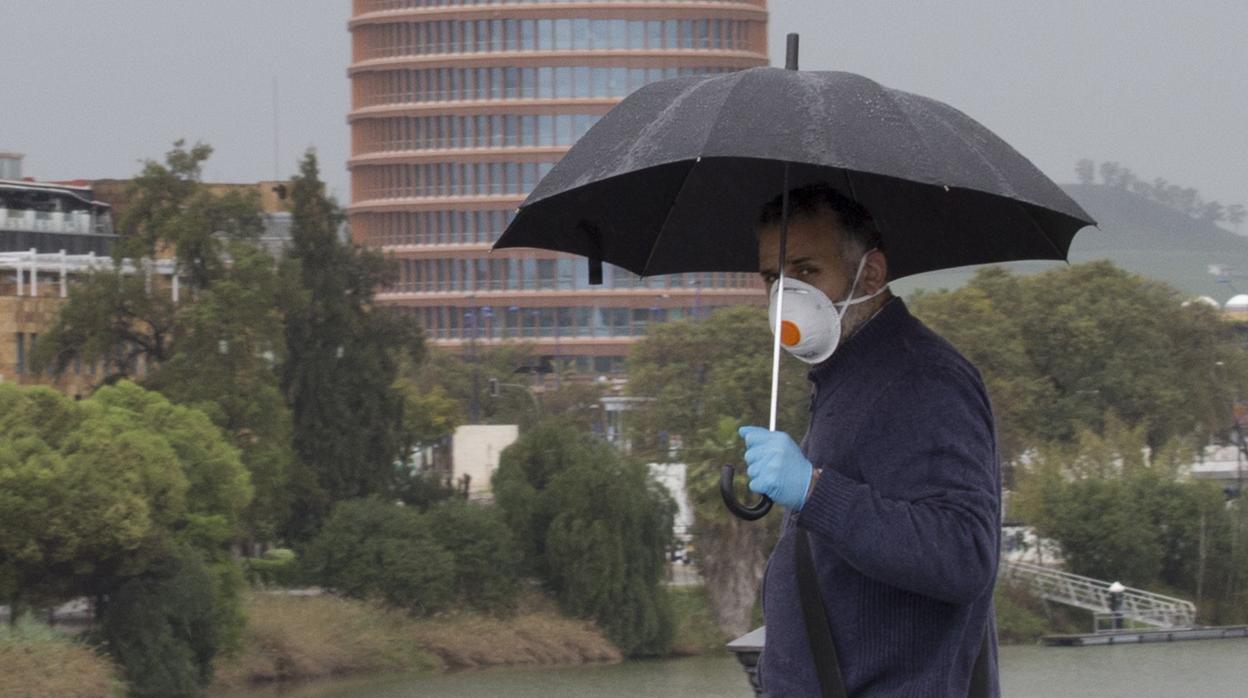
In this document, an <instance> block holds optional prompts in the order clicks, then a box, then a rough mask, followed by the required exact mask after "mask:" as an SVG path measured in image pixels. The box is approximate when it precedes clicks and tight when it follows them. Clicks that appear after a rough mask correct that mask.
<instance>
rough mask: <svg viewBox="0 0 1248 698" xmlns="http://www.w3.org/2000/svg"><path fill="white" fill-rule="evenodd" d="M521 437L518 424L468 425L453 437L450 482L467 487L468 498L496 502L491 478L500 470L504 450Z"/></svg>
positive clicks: (456, 431) (460, 428)
mask: <svg viewBox="0 0 1248 698" xmlns="http://www.w3.org/2000/svg"><path fill="white" fill-rule="evenodd" d="M518 438H520V427H518V426H517V425H515V424H465V425H463V426H461V427H459V428H457V429H456V430H455V435H454V436H453V437H451V464H450V465H451V473H450V474H451V479H452V482H453V483H454V484H455V486H457V487H463V486H464V483H466V484H467V489H468V498H469V499H493V498H494V490H493V488H492V486H491V484H490V479H491V478H493V477H494V473H495V472H497V471H498V459H499V456H501V455H502V453H503V449H505V448H507V447H508V446H510V445H512V444H513V443H515V442H516V439H518Z"/></svg>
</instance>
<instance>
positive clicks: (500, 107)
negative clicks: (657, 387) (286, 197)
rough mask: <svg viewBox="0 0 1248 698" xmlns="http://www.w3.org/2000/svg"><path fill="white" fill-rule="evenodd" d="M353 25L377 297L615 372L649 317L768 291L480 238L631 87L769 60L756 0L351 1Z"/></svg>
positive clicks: (433, 325)
mask: <svg viewBox="0 0 1248 698" xmlns="http://www.w3.org/2000/svg"><path fill="white" fill-rule="evenodd" d="M349 26H350V30H351V34H352V50H353V55H352V63H351V67H350V69H349V75H350V78H351V106H352V108H351V113H350V115H349V121H350V124H351V160H350V163H349V167H350V170H351V200H352V203H351V206H350V207H349V209H348V212H349V217H350V223H351V232H352V235H353V237H354V238H355V240H356V241H357V242H359V243H361V244H367V245H372V246H375V247H379V248H381V249H383V250H386V251H387V252H391V253H393V254H394V255H395V256H396V257H397V258H398V260H399V265H400V270H399V278H398V279H397V281H396V282H395V283H394V284H393V285H392V286H390V287H388V288H386V289H384V291H383V292H382V293H380V294H379V296H378V298H379V301H380V302H382V303H385V304H388V305H395V306H399V307H401V308H402V309H403V312H405V313H407V314H409V315H410V316H411V317H412V318H413V320H414V321H415V322H417V323H418V324H419V325H420V326H421V327H422V328H423V329H424V331H425V335H426V337H427V338H428V339H429V340H430V341H431V342H433V343H434V344H436V345H440V346H443V347H450V348H453V349H455V350H464V351H467V350H468V348H469V347H470V346H475V345H477V344H486V343H489V344H494V343H499V342H507V341H516V340H522V341H528V342H533V343H534V344H535V345H536V350H537V353H538V354H539V355H541V356H545V357H550V358H551V359H552V360H554V361H555V362H556V363H557V364H559V365H561V366H565V367H569V368H575V369H577V370H579V371H587V372H593V373H595V374H604V373H615V372H618V371H619V370H620V368H621V362H622V360H623V357H624V356H625V355H626V354H627V352H628V345H629V344H630V343H632V342H633V341H635V340H636V338H637V337H639V336H641V335H642V334H644V333H645V330H646V327H647V325H649V324H650V323H653V322H661V321H663V320H666V319H675V318H684V317H697V316H700V315H702V314H705V313H707V312H709V310H710V309H712V308H714V307H716V306H723V305H732V304H738V303H754V304H761V303H762V302H763V298H762V293H761V291H760V288H761V286H760V284H759V282H758V281H757V280H756V279H755V278H754V275H752V274H725V273H705V274H683V275H671V276H661V277H653V278H647V279H641V278H638V277H637V276H635V275H633V274H631V273H629V272H626V271H624V270H622V269H618V268H611V267H608V268H607V269H606V270H604V271H605V273H604V277H605V278H604V283H603V285H602V286H590V285H589V283H588V278H587V265H586V263H585V261H584V260H582V259H579V258H573V257H569V256H566V255H560V254H557V253H550V252H541V251H536V250H532V251H527V250H509V251H506V252H499V253H490V245H491V244H492V243H493V242H494V241H495V240H496V239H497V238H498V235H499V234H500V233H501V232H502V230H503V228H504V227H506V225H507V223H508V221H509V220H510V218H511V216H512V214H513V212H514V210H515V208H516V206H518V205H519V204H520V202H521V201H523V200H524V197H525V195H526V194H527V193H528V192H529V191H530V190H531V189H532V188H533V187H534V186H535V185H536V184H537V182H538V180H539V179H540V178H541V177H542V175H544V174H545V173H546V172H547V171H549V170H550V168H551V166H552V165H553V164H554V163H555V162H556V161H557V160H558V159H559V158H560V157H561V156H562V155H563V153H564V152H566V151H567V149H568V147H569V146H570V145H571V144H572V143H573V142H575V141H576V139H577V138H578V137H580V136H581V134H583V133H585V131H586V130H587V129H589V127H590V126H592V125H593V124H594V122H595V121H596V120H597V119H598V118H599V117H601V116H602V115H603V114H604V113H606V112H607V111H608V110H609V109H610V108H611V107H612V106H614V105H615V104H616V103H617V102H619V100H620V99H621V98H623V97H624V96H625V95H627V94H629V93H630V92H632V91H633V90H636V89H637V88H638V87H640V86H642V85H644V84H646V83H648V82H652V81H655V80H662V79H666V78H671V77H676V76H679V75H693V74H707V73H718V72H724V71H732V70H740V69H743V68H751V67H755V66H760V65H766V63H767V37H766V32H767V11H766V1H765V0H697V1H693V0H578V1H571V0H354V13H353V16H352V18H351V21H350V24H349Z"/></svg>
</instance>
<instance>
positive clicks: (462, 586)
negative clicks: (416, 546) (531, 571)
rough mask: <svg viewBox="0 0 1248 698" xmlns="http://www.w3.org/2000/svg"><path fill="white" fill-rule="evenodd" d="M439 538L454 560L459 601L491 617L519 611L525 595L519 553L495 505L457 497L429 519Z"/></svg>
mask: <svg viewBox="0 0 1248 698" xmlns="http://www.w3.org/2000/svg"><path fill="white" fill-rule="evenodd" d="M426 517H427V519H428V522H429V530H430V532H431V533H432V534H433V538H434V540H436V541H437V542H438V544H439V545H441V546H442V547H443V548H445V549H446V550H448V551H449V552H450V553H451V555H452V556H454V560H455V563H454V566H455V589H456V593H457V594H458V596H459V599H460V601H462V602H463V603H465V604H467V605H469V606H472V607H474V608H477V609H480V610H482V611H487V612H492V613H508V612H511V611H513V610H515V608H516V601H517V599H518V598H519V595H520V551H519V549H518V548H517V547H516V543H515V538H514V537H513V536H512V534H511V530H510V529H508V528H507V525H506V524H505V523H504V522H503V517H502V513H501V512H500V511H499V510H498V509H497V508H495V507H485V506H477V505H473V504H468V503H467V502H464V501H462V500H458V499H454V500H450V501H447V502H443V503H442V504H440V505H438V506H437V507H435V508H433V509H432V510H430V512H429V513H428V514H427V515H426Z"/></svg>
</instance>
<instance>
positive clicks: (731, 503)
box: [719, 465, 771, 521]
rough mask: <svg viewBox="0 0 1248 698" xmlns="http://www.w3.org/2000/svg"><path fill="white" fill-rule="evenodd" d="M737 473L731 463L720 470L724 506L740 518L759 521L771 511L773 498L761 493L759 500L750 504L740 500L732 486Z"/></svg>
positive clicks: (720, 488) (720, 487)
mask: <svg viewBox="0 0 1248 698" xmlns="http://www.w3.org/2000/svg"><path fill="white" fill-rule="evenodd" d="M736 473H737V469H736V468H734V467H732V466H731V465H725V466H724V467H722V468H720V470H719V494H720V496H722V497H723V498H724V506H726V507H728V511H731V512H732V514H733V516H736V517H737V518H738V519H744V520H746V521H757V520H759V519H761V518H763V517H764V516H766V515H767V512H769V511H771V498H770V497H768V496H767V495H761V496H760V497H759V499H758V501H757V502H755V503H754V504H749V505H746V504H742V503H741V502H738V501H737V493H736V490H735V489H734V488H733V486H732V478H733V477H734V476H736Z"/></svg>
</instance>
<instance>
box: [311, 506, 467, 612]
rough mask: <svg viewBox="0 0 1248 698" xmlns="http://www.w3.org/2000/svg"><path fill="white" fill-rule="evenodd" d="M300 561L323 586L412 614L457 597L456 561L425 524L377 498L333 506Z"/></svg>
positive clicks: (436, 608)
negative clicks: (373, 600) (304, 563)
mask: <svg viewBox="0 0 1248 698" xmlns="http://www.w3.org/2000/svg"><path fill="white" fill-rule="evenodd" d="M304 559H305V561H306V564H307V568H308V571H309V573H310V574H311V575H313V576H314V577H315V578H316V579H318V580H319V581H320V582H321V584H323V585H324V586H327V587H330V588H332V589H335V590H337V591H339V592H341V593H342V594H345V595H346V596H350V597H353V598H360V599H377V600H380V601H384V602H386V603H388V604H390V605H392V606H397V607H399V608H403V609H406V610H407V611H408V612H409V613H412V614H414V615H421V614H429V613H434V612H436V611H439V610H442V609H443V608H445V607H446V606H447V605H449V604H450V602H451V601H452V599H453V598H454V595H455V589H454V582H455V573H456V569H455V559H454V557H453V556H452V555H451V553H449V552H447V551H446V549H445V548H443V547H442V546H441V545H439V544H438V542H437V541H436V540H435V539H434V537H433V534H432V533H431V532H430V530H429V526H428V525H427V522H426V520H425V519H424V518H423V517H422V516H421V515H420V514H419V513H417V512H415V511H411V510H409V509H406V508H404V507H399V506H395V505H394V504H388V503H386V502H383V501H381V500H379V499H375V498H370V499H356V500H349V501H345V502H342V503H340V504H338V505H337V506H335V507H334V509H333V512H332V513H331V514H330V516H329V518H328V519H326V521H325V525H324V526H323V527H322V529H321V532H320V533H319V534H318V535H317V536H316V538H314V539H313V540H312V541H311V543H310V544H309V545H308V550H307V552H306V554H305V558H304Z"/></svg>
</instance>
